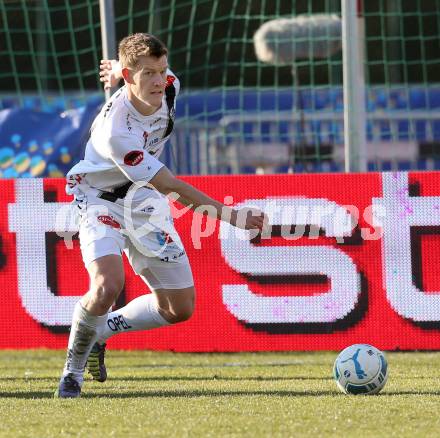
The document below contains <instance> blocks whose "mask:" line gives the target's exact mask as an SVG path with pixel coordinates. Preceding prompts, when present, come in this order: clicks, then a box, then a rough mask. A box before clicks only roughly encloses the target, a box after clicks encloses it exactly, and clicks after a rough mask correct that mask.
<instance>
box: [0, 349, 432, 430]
mask: <svg viewBox="0 0 440 438" xmlns="http://www.w3.org/2000/svg"><path fill="white" fill-rule="evenodd" d="M335 357H336V353H332V352H324V353H323V352H316V353H290V352H288V353H236V354H235V353H231V354H186V353H167V352H166V353H164V352H149V351H147V352H139V351H135V352H124V351H109V353H108V358H107V366H108V370H109V380H108V381H107V382H105V383H104V384H100V383H97V382H92V381H90V380H86V382H85V384H84V386H83V396H82V398H80V399H75V400H59V399H53V398H52V397H53V391H54V389H55V388H56V386H57V383H58V377H59V373H60V370H61V368H62V365H63V361H64V352H62V351H46V350H36V351H0V368H1V370H0V419H1V421H0V436H1V437H100V438H104V437H113V436H114V437H124V438H127V437H147V436H148V437H149V436H153V437H154V436H158V437H159V436H163V437H221V436H228V437H242V436H246V437H260V436H261V437H290V436H295V437H297V436H308V437H310V436H339V437H340V436H344V437H345V436H353V437H363V436H384V437H385V436H386V437H388V436H399V437H402V436H408V437H409V436H435V435H437V434H438V431H439V430H440V419H439V418H440V415H439V412H440V379H439V377H440V368H439V365H440V353H388V354H387V358H388V362H389V371H390V375H389V380H388V383H387V385H386V387H385V389H384V390H383V392H382V393H381V394H380V395H378V396H346V395H343V394H341V393H339V392H338V390H337V388H336V385H335V383H334V381H333V379H332V376H331V373H332V365H333V361H334V359H335Z"/></svg>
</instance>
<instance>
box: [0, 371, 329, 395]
mask: <svg viewBox="0 0 440 438" xmlns="http://www.w3.org/2000/svg"><path fill="white" fill-rule="evenodd" d="M332 379H333V378H332V377H314V376H311V377H307V376H290V377H263V376H216V375H214V376H205V377H198V376H187V377H186V376H151V377H150V376H142V377H141V376H124V377H113V378H112V377H110V378H109V379H108V380H109V381H113V382H167V381H169V382H172V381H200V382H203V381H209V380H212V381H220V380H221V381H242V380H248V381H264V382H271V381H273V382H276V381H283V380H286V381H291V380H293V381H294V380H332ZM58 380H59V379H58V377H55V378H54V377H0V381H5V382H14V381H15V382H32V381H34V382H37V381H41V382H42V381H55V382H58ZM86 381H87V380H86ZM0 394H1V393H0Z"/></svg>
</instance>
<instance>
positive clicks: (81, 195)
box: [74, 185, 194, 290]
mask: <svg viewBox="0 0 440 438" xmlns="http://www.w3.org/2000/svg"><path fill="white" fill-rule="evenodd" d="M141 190H145V198H144V200H143V202H137V203H132V204H130V205H128V204H127V202H126V203H125V205H124V200H123V199H118V200H117V201H116V202H111V201H107V200H105V199H102V198H99V197H97V194H98V193H99V192H98V191H97V190H96V189H92V188H89V189H87V186H86V187H84V186H83V185H82V186H81V190H76V191H75V200H74V204H76V205H77V206H78V210H79V216H80V218H79V238H80V243H81V253H82V257H83V261H84V264H85V266H86V267H87V266H88V265H89V264H90V263H91V262H93V261H94V260H96V259H98V258H100V257H103V256H106V255H110V254H115V255H120V256H122V252H125V254H126V256H127V258H128V260H129V262H130V265H131V266H132V268H133V270H134V272H135V273H136V274H138V275H141V276H142V277H143V279H144V280H145V281H146V282H147V284H148V286H149V287H150V288H151V289H152V290H156V289H183V288H187V287H191V286H193V285H194V280H193V276H192V272H191V267H190V265H189V260H188V257H187V255H186V252H185V249H184V247H183V244H182V241H181V240H180V237H179V235H178V234H177V231H176V229H175V228H174V223H173V219H172V217H171V213H170V208H169V205H168V200H167V199H166V198H165V197H164V196H162V195H161V194H159V193H157V192H155V191H153V190H149V189H138V190H137V193H136V195H137V198H139V191H141Z"/></svg>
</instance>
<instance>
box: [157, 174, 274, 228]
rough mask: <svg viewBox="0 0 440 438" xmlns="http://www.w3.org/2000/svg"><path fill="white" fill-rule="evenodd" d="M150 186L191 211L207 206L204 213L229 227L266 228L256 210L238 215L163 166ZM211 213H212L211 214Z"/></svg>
mask: <svg viewBox="0 0 440 438" xmlns="http://www.w3.org/2000/svg"><path fill="white" fill-rule="evenodd" d="M150 184H152V185H153V186H154V187H155V188H156V189H157V190H158V191H159V192H161V193H163V194H165V195H170V194H171V195H175V194H177V195H178V196H175V198H176V199H177V200H178V201H179V202H180V203H181V204H183V205H186V206H189V207H190V208H191V209H192V210H195V209H197V208H198V207H200V206H209V207H212V208H211V209H207V210H206V211H205V213H207V214H208V215H209V216H211V217H214V218H216V219H220V220H224V221H226V222H228V223H230V224H231V225H234V226H236V227H239V228H244V229H247V230H249V229H259V230H262V229H263V227H265V226H267V224H268V219H267V216H266V215H265V214H264V213H263V212H261V211H259V210H256V209H252V208H244V209H241V210H242V211H243V212H244V214H239V212H240V211H241V210H235V209H233V208H231V207H228V206H226V205H224V204H222V203H221V202H218V201H216V200H215V199H213V198H211V197H210V196H208V195H207V194H206V193H203V192H201V191H200V190H198V189H196V188H195V187H194V186H192V185H191V184H188V183H186V182H184V181H182V180H180V179H178V178H176V177H175V176H174V175H173V174H172V173H171V172H170V170H169V169H168V168H167V167H166V166H164V167H162V168H161V169H160V170H159V171H158V172H157V173H156V174H155V176H154V177H153V178H152V179H151V180H150ZM211 211H213V213H211Z"/></svg>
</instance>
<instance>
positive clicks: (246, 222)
mask: <svg viewBox="0 0 440 438" xmlns="http://www.w3.org/2000/svg"><path fill="white" fill-rule="evenodd" d="M234 212H235V214H233V216H232V217H231V219H232V220H231V223H232V225H235V226H236V227H238V228H242V229H244V230H259V231H264V230H266V229H267V227H268V226H269V218H268V217H267V215H266V214H265V213H263V212H262V211H260V210H257V209H255V208H250V207H243V208H240V209H239V210H234Z"/></svg>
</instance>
